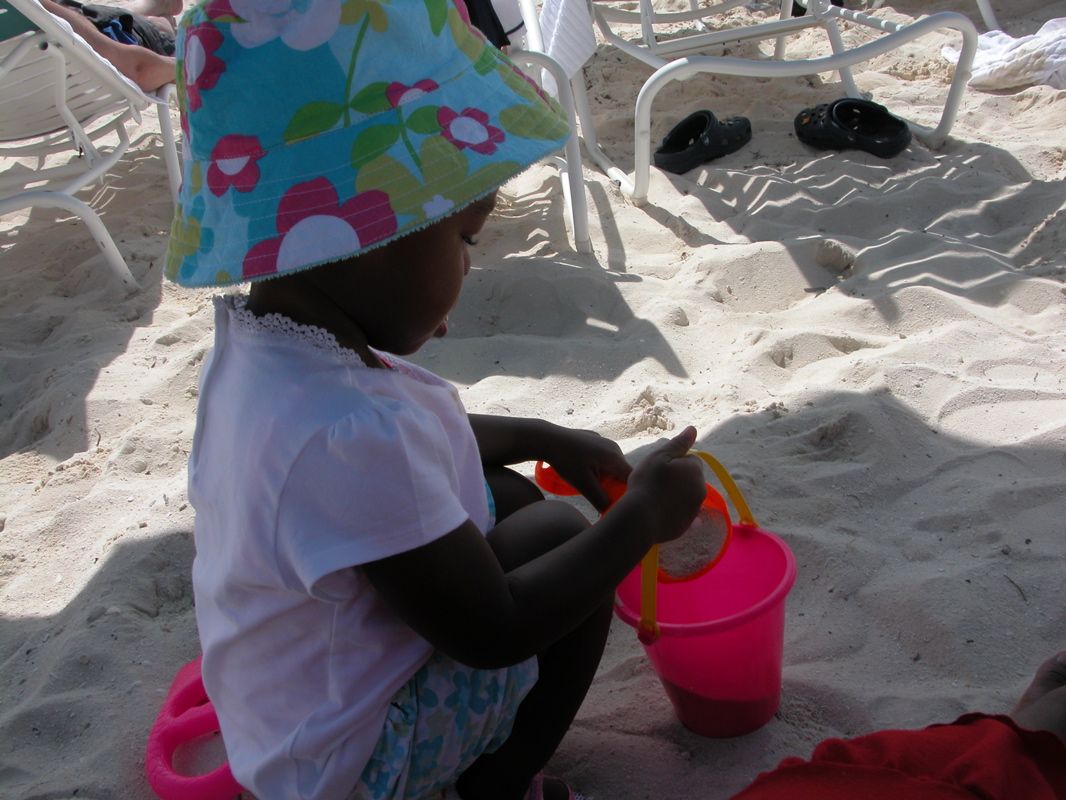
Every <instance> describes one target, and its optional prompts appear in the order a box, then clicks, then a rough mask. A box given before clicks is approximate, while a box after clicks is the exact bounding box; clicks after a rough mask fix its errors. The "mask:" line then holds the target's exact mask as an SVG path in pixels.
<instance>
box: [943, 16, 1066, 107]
mask: <svg viewBox="0 0 1066 800" xmlns="http://www.w3.org/2000/svg"><path fill="white" fill-rule="evenodd" d="M941 54H942V55H943V56H944V58H946V59H947V60H948V61H950V62H952V63H953V64H957V63H958V62H959V51H957V50H955V49H954V48H953V47H945V48H943V50H941ZM1041 84H1047V85H1048V86H1051V87H1052V88H1053V89H1066V19H1051V20H1048V21H1047V22H1045V23H1044V25H1043V27H1041V28H1040V30H1039V31H1037V32H1036V33H1034V34H1030V35H1029V36H1023V37H1021V38H1020V39H1015V38H1014V37H1013V36H1008V35H1007V34H1005V33H1003V31H989V32H988V33H982V34H981V35H980V36H978V37H977V54H976V55H975V56H974V59H973V76H972V77H971V78H970V86H972V87H974V88H975V89H985V90H986V91H997V90H1002V89H1018V88H1021V87H1023V86H1037V85H1041Z"/></svg>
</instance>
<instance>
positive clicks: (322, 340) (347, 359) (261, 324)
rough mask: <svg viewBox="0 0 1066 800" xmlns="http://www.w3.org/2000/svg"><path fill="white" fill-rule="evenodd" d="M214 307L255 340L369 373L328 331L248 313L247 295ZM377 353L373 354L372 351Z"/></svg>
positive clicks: (223, 300) (229, 296) (232, 297)
mask: <svg viewBox="0 0 1066 800" xmlns="http://www.w3.org/2000/svg"><path fill="white" fill-rule="evenodd" d="M215 306H216V307H222V308H225V309H226V310H227V311H228V312H229V314H230V318H231V319H232V320H233V324H234V325H236V326H237V327H239V328H240V329H241V330H242V331H244V332H245V333H248V334H251V335H252V336H255V337H270V338H281V339H284V340H285V341H286V342H288V343H289V344H294V345H298V346H301V347H307V348H309V349H313V350H317V351H320V352H324V353H328V354H329V355H331V356H333V357H334V358H336V359H337V360H338V361H341V362H343V363H345V364H351V365H353V366H360V367H363V368H364V369H370V367H368V366H367V365H366V364H364V363H363V359H362V358H360V357H359V354H358V353H356V352H355V351H354V350H349V349H348V348H347V347H341V346H340V345H339V344H338V343H337V337H335V336H334V335H333V334H332V333H330V332H329V331H327V330H325V329H323V328H319V327H316V326H314V325H301V324H300V323H298V322H293V321H292V320H291V319H289V318H288V317H286V316H284V315H283V314H264V315H263V316H261V317H257V316H256V315H255V314H253V313H252V312H251V311H249V310H248V295H246V294H227V295H223V296H221V297H216V298H215ZM375 352H376V351H375Z"/></svg>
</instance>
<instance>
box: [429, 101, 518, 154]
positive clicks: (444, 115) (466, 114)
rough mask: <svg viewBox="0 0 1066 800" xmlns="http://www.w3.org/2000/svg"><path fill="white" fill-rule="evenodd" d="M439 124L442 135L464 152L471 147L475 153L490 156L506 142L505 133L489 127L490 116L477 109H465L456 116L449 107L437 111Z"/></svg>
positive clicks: (442, 107)
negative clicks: (498, 145)
mask: <svg viewBox="0 0 1066 800" xmlns="http://www.w3.org/2000/svg"><path fill="white" fill-rule="evenodd" d="M437 122H438V123H440V126H441V128H443V130H442V131H441V134H442V135H443V136H444V138H445V139H447V140H448V141H449V142H451V143H452V144H453V145H455V146H456V147H457V148H459V149H460V150H462V149H463V148H465V147H469V148H470V149H471V150H473V151H474V152H475V153H480V154H481V155H483V156H490V155H492V154H493V153H495V152H496V145H497V144H499V143H500V142H502V141H503V140H504V135H503V131H501V130H500V129H499V128H495V127H493V126H492V125H489V115H488V114H486V113H485V112H484V111H481V110H480V109H477V108H464V109H463V111H462V113H461V114H456V113H455V112H454V111H453V110H452V109H450V108H448V107H447V106H441V107H440V109H439V110H438V111H437Z"/></svg>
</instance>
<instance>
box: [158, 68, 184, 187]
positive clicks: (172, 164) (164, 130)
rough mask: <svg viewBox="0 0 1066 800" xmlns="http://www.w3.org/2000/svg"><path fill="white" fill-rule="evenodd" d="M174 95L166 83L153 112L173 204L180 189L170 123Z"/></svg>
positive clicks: (175, 148) (177, 162)
mask: <svg viewBox="0 0 1066 800" xmlns="http://www.w3.org/2000/svg"><path fill="white" fill-rule="evenodd" d="M173 94H174V84H172V83H168V84H167V85H166V86H164V87H163V88H162V89H160V90H159V100H158V102H157V103H156V106H155V110H156V113H157V114H158V115H159V135H160V136H161V137H162V139H163V159H164V161H165V162H166V165H167V178H168V179H169V180H170V194H171V196H172V197H173V198H174V204H175V205H177V202H178V190H179V189H180V188H181V161H180V160H179V159H178V146H177V142H176V141H175V139H174V126H173V125H172V124H171V121H170V98H171V96H172V95H173Z"/></svg>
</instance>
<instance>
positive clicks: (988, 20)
mask: <svg viewBox="0 0 1066 800" xmlns="http://www.w3.org/2000/svg"><path fill="white" fill-rule="evenodd" d="M977 7H978V8H979V9H981V19H983V20H984V21H985V27H986V28H988V29H989V30H990V31H998V30H1002V29H1001V28H1000V27H999V20H997V19H996V13H995V12H994V11H993V10H992V3H990V2H989V0H977Z"/></svg>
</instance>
